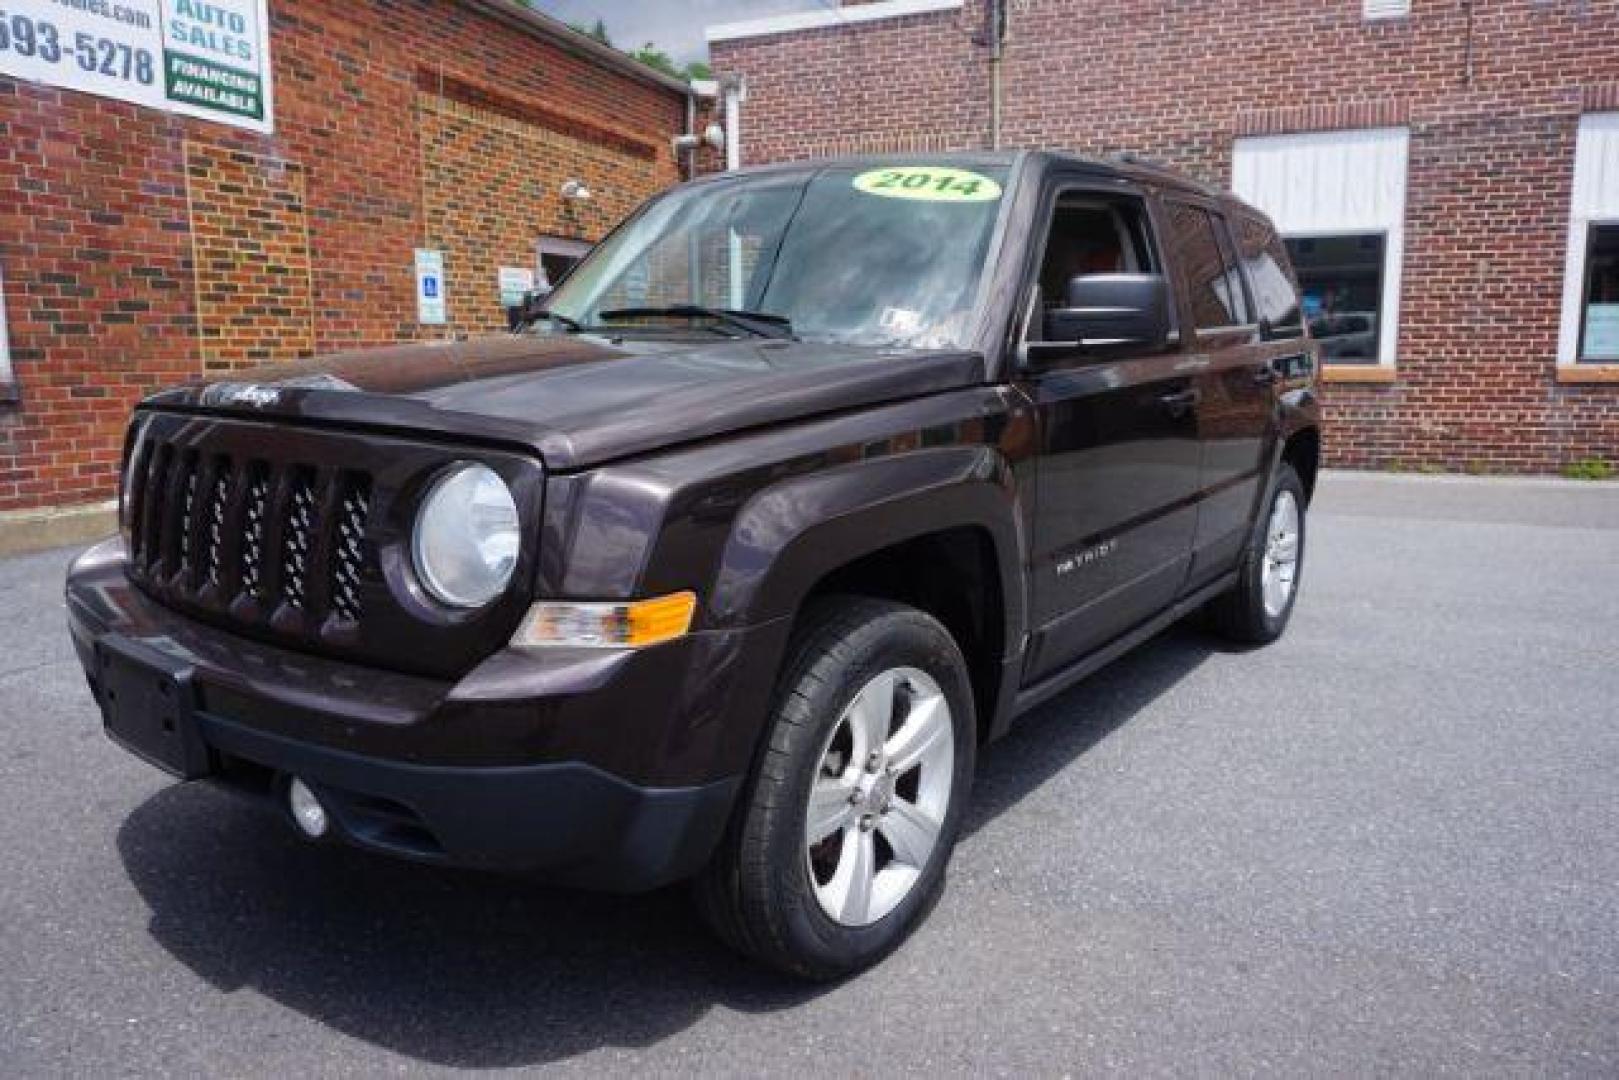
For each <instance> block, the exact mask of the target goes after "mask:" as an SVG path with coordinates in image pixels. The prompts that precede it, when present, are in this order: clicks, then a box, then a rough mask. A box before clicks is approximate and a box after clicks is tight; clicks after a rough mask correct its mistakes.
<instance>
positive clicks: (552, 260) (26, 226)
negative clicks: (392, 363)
mask: <svg viewBox="0 0 1619 1080" xmlns="http://www.w3.org/2000/svg"><path fill="white" fill-rule="evenodd" d="M6 8H7V19H8V22H7V26H6V31H7V32H6V34H5V35H3V38H4V48H3V49H0V280H3V282H4V292H3V296H4V305H3V311H0V518H3V517H4V515H6V514H8V513H9V514H11V516H13V517H15V516H16V512H17V511H20V510H25V509H28V508H37V507H45V506H62V505H73V504H86V503H93V502H97V501H102V500H105V499H107V498H109V497H110V496H111V495H112V493H113V491H114V488H115V484H116V473H117V467H118V458H119V453H120V444H121V437H122V430H123V425H124V422H125V418H126V416H127V414H128V410H129V407H130V405H131V404H132V403H133V402H134V401H135V400H136V399H137V398H139V397H140V396H141V395H143V394H145V393H146V392H148V391H150V390H152V389H154V388H156V387H158V386H161V385H165V384H169V383H174V382H179V381H182V380H185V379H188V378H193V377H196V376H198V375H199V374H201V373H204V372H209V371H214V370H221V369H228V368H234V367H239V366H243V365H249V364H257V363H261V362H264V361H272V360H279V359H285V358H293V357H300V356H305V355H308V354H310V353H312V352H316V351H325V350H331V349H338V348H344V347H349V346H358V345H368V344H378V343H385V342H393V341H398V340H403V339H411V338H417V337H422V336H431V335H439V334H444V333H450V332H457V331H469V330H475V329H488V328H495V327H499V326H501V325H504V313H503V309H502V306H501V292H500V281H499V280H498V279H499V278H500V277H501V268H502V267H505V268H508V271H507V275H506V277H507V279H508V283H509V284H516V283H517V282H519V281H520V280H521V277H522V272H523V271H524V270H527V271H528V272H537V270H538V269H539V267H540V265H541V249H542V248H543V249H544V251H545V265H547V266H550V267H551V268H552V269H553V270H554V269H555V267H556V264H557V261H558V260H564V261H565V260H566V258H567V256H568V253H569V252H570V251H572V250H575V247H576V245H577V244H579V243H580V242H585V243H588V242H591V241H594V240H595V239H598V238H599V237H600V235H601V234H602V233H603V232H604V231H605V230H606V229H607V228H608V227H610V226H611V225H612V224H613V223H615V222H617V221H618V220H619V219H620V218H621V217H622V216H623V215H624V214H625V213H627V212H628V211H629V210H630V209H631V208H633V207H634V206H635V205H636V204H637V203H639V202H640V201H641V200H642V199H643V198H645V197H646V196H647V195H649V194H651V193H652V192H654V191H656V190H658V189H660V188H662V187H665V186H667V185H668V184H670V183H673V182H675V181H676V180H677V179H679V176H680V168H681V163H680V162H679V161H677V158H676V154H675V151H674V149H673V148H672V146H671V138H672V137H673V136H675V135H677V134H679V133H681V132H684V131H686V130H687V124H688V107H689V105H690V100H689V94H688V91H687V89H686V87H685V86H684V84H682V83H679V82H677V81H675V80H672V79H668V78H666V77H664V76H662V75H659V74H658V73H656V72H654V71H652V70H651V69H649V68H646V67H644V66H642V65H640V64H638V63H635V62H634V61H632V60H630V59H628V58H627V57H625V56H623V55H621V54H619V53H616V52H613V51H612V50H610V49H607V48H605V47H603V46H601V45H599V44H597V43H596V42H594V41H592V40H590V39H588V38H585V37H583V36H581V35H578V34H575V33H574V32H572V31H570V30H568V29H567V28H566V27H564V26H562V25H561V24H559V23H557V22H555V21H553V20H551V19H548V18H546V17H544V16H541V15H538V14H536V13H534V12H532V11H530V10H529V9H528V8H526V7H524V6H521V5H519V4H516V3H512V2H508V0H347V2H342V3H339V2H337V0H268V3H267V4H266V3H265V2H264V0H219V3H217V4H209V5H198V4H195V3H191V4H189V5H188V4H186V3H185V2H184V0H120V2H119V3H118V4H116V5H112V4H100V3H96V2H94V0H91V2H88V3H57V2H55V0H51V2H46V0H38V2H34V3H27V2H24V3H21V4H9V5H7V6H6ZM266 10H267V18H266V19H265V20H264V25H262V26H260V25H257V24H256V23H255V21H254V20H255V19H256V18H257V17H258V13H260V12H264V11H266ZM188 11H189V12H191V13H192V14H193V15H194V16H195V17H196V18H197V19H200V20H202V21H207V19H209V18H212V20H213V22H212V24H211V25H207V26H201V25H193V26H191V27H190V28H189V29H186V30H184V31H183V32H182V30H181V29H180V28H178V25H177V22H176V20H178V19H179V18H180V17H181V15H182V14H184V13H186V12H188ZM209 12H213V13H214V14H213V15H212V16H210V15H208V13H209ZM23 23H26V24H27V25H22V24H23ZM171 27H174V29H173V30H172V32H173V33H176V34H182V36H187V37H188V38H189V40H188V41H186V42H184V43H183V44H184V49H183V50H181V51H182V53H183V55H179V56H178V57H177V56H176V55H173V50H171V42H170V41H168V40H164V41H163V42H162V44H161V45H160V46H159V45H153V46H152V47H150V48H148V47H147V46H145V45H143V44H142V40H143V39H142V38H140V37H139V34H142V33H149V34H151V35H154V36H156V35H159V34H168V33H170V32H171V29H170V28H171ZM81 33H82V34H85V35H88V37H87V38H86V39H85V40H87V41H88V42H89V47H90V48H91V49H97V48H98V43H101V45H100V47H99V51H97V52H95V53H93V54H86V53H83V52H76V51H75V45H74V42H75V40H76V39H77V38H79V36H80V34H81ZM255 33H256V36H255ZM129 35H135V36H134V38H133V40H134V45H133V46H132V47H129V40H128V39H129ZM106 43H110V45H111V49H112V51H111V52H107V48H106ZM25 45H26V55H25V54H24V46H25ZM209 49H212V50H214V52H215V53H217V55H218V56H219V57H223V63H222V64H214V63H213V62H212V61H207V60H197V59H196V58H195V57H194V56H193V55H192V54H194V53H197V52H200V51H206V50H209ZM120 50H121V51H120ZM154 53H160V54H161V55H158V56H156V57H154ZM103 57H110V59H108V60H107V63H106V64H105V65H102V64H101V58H103ZM87 60H88V61H89V62H90V66H91V67H96V68H98V73H97V74H98V77H102V78H104V79H105V80H110V81H108V83H107V86H108V87H109V89H107V91H106V92H105V93H103V92H101V90H100V89H98V88H96V87H91V88H90V92H85V91H83V90H79V89H74V88H72V85H73V84H74V81H75V80H80V81H81V82H82V81H85V79H87V78H88V77H87V76H86V77H84V78H81V76H80V75H79V74H78V72H79V71H80V70H81V69H80V67H78V66H77V65H80V64H83V63H85V62H86V61H87ZM255 63H257V64H259V65H261V67H259V68H257V69H255V68H254V64H255ZM232 65H235V66H232ZM84 70H88V69H84ZM8 72H9V73H10V74H7V73H8ZM19 72H21V73H23V74H19ZM166 72H167V73H168V74H169V75H170V83H169V85H170V88H171V96H175V97H176V100H174V101H169V102H159V103H157V104H156V105H154V104H152V103H151V101H150V99H151V98H153V97H154V95H155V96H156V97H162V94H163V86H164V85H165V84H164V82H163V78H164V75H165V73H166ZM176 72H178V74H179V76H183V77H185V78H190V79H192V82H191V83H189V84H188V85H189V86H190V89H189V90H188V91H187V93H189V95H190V96H189V97H186V98H185V99H184V100H179V97H180V96H183V95H174V93H173V86H174V80H175V77H176V74H175V73H176ZM255 72H256V73H255ZM26 76H33V77H26ZM114 95H122V96H121V97H120V96H114ZM205 117H206V118H205ZM570 181H576V182H577V184H575V185H574V186H572V187H570V189H569V190H570V193H571V194H572V195H573V196H575V197H564V193H563V188H564V185H566V184H568V183H569V182H570ZM580 186H582V187H583V188H584V189H585V190H586V191H588V193H589V195H588V197H586V198H581V197H578V195H579V194H580V191H579V188H580ZM418 249H425V250H426V251H427V252H429V256H428V259H429V264H430V268H431V267H433V266H436V265H438V264H439V263H441V264H442V275H441V278H440V279H439V280H436V281H434V282H432V283H430V284H426V285H424V284H423V283H422V282H420V281H419V280H418V270H417V268H416V264H417V261H418V260H417V256H416V253H417V251H418ZM433 253H436V255H435V254H433ZM435 259H436V260H437V262H434V261H433V260H435ZM514 275H515V276H514ZM428 276H429V277H431V276H433V275H432V274H428ZM422 288H428V289H430V291H431V292H432V293H433V294H434V295H433V296H432V297H429V298H427V299H429V300H432V301H436V302H437V304H438V308H437V309H435V308H434V307H433V305H432V304H427V305H424V304H423V303H422V302H421V300H419V297H418V291H419V289H422ZM440 317H442V321H436V320H438V319H439V318H440ZM103 520H105V519H103ZM0 523H3V522H0Z"/></svg>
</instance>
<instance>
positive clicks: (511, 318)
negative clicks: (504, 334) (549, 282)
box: [506, 286, 552, 331]
mask: <svg viewBox="0 0 1619 1080" xmlns="http://www.w3.org/2000/svg"><path fill="white" fill-rule="evenodd" d="M551 293H552V289H551V288H550V286H542V287H540V288H538V289H530V290H529V291H528V292H526V293H524V294H523V302H522V303H520V304H513V305H511V306H510V307H508V308H507V309H506V329H508V330H513V331H515V330H518V329H520V328H521V327H522V326H524V325H525V324H527V323H529V322H532V321H533V320H535V319H537V318H539V315H540V312H542V311H544V310H545V302H546V301H547V300H549V299H550V298H551Z"/></svg>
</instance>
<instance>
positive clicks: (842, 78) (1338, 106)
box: [712, 0, 1619, 472]
mask: <svg viewBox="0 0 1619 1080" xmlns="http://www.w3.org/2000/svg"><path fill="white" fill-rule="evenodd" d="M1009 7H1010V8H1011V11H1012V21H1011V34H1010V38H1009V40H1008V42H1007V45H1006V56H1005V61H1004V87H1005V108H1004V110H1003V116H1002V130H1003V142H1004V144H1005V145H1007V146H1010V147H1050V148H1062V149H1070V150H1075V151H1078V152H1081V153H1087V154H1104V153H1109V152H1114V151H1119V150H1133V151H1138V152H1142V153H1146V154H1149V155H1151V156H1153V157H1156V158H1159V159H1161V160H1164V161H1166V162H1168V163H1170V164H1172V165H1174V166H1176V167H1178V168H1181V169H1184V170H1186V171H1188V172H1191V173H1193V174H1194V175H1197V176H1199V177H1201V178H1203V179H1205V180H1210V181H1212V182H1215V183H1218V184H1220V185H1222V186H1225V185H1229V183H1230V180H1231V158H1232V144H1233V140H1234V139H1235V138H1236V137H1238V136H1241V135H1253V134H1277V133H1290V132H1303V131H1320V130H1333V129H1344V128H1354V127H1374V126H1383V125H1391V124H1398V125H1403V126H1408V127H1409V129H1410V132H1411V144H1410V162H1409V176H1408V186H1407V209H1406V237H1405V244H1406V251H1405V262H1404V278H1403V282H1402V293H1401V308H1400V344H1399V350H1398V368H1397V371H1396V373H1395V377H1394V380H1393V381H1392V382H1386V383H1373V382H1364V383H1358V382H1336V381H1335V382H1332V383H1330V384H1328V385H1327V386H1326V388H1325V397H1326V401H1327V406H1328V423H1329V425H1330V433H1329V439H1328V445H1329V452H1330V454H1331V457H1332V460H1333V461H1334V462H1335V463H1336V464H1339V465H1350V466H1362V467H1442V468H1449V469H1465V470H1490V471H1537V472H1544V471H1553V470H1555V469H1557V468H1558V467H1560V466H1561V465H1563V464H1566V463H1568V462H1571V461H1578V460H1583V459H1587V458H1601V459H1604V460H1607V461H1610V462H1614V461H1619V383H1608V384H1569V383H1562V382H1559V381H1558V380H1557V378H1556V369H1555V352H1556V345H1557V323H1558V317H1559V307H1560V301H1561V295H1562V277H1563V266H1564V252H1565V245H1566V242H1567V230H1568V216H1569V198H1570V191H1571V180H1572V176H1571V174H1572V170H1573V159H1574V137H1575V128H1576V125H1577V124H1578V121H1579V117H1580V115H1581V113H1582V111H1586V110H1593V109H1613V108H1619V48H1616V47H1615V45H1614V42H1615V41H1619V3H1616V2H1614V0H1566V2H1563V0H1491V2H1489V3H1482V2H1478V0H1473V2H1472V3H1467V2H1465V0H1416V2H1415V3H1413V4H1412V14H1411V16H1410V17H1409V18H1404V19H1395V20H1387V21H1377V22H1366V21H1364V20H1363V19H1362V18H1361V4H1360V0H1267V2H1266V3H1264V4H1253V3H1249V2H1240V3H1239V2H1236V0H1199V2H1197V3H1183V2H1171V0H1087V2H1086V3H1083V4H1081V3H1075V2H1071V0H1012V2H1011V3H1010V4H1009ZM983 18H984V13H983V0H968V2H967V3H966V4H965V5H964V6H963V7H962V8H961V9H960V10H958V11H950V12H943V13H936V14H928V15H916V16H908V17H905V18H901V19H893V20H883V21H877V22H870V23H864V24H857V25H851V26H845V27H835V28H826V29H819V30H812V31H806V32H800V33H794V34H787V35H775V36H771V37H759V38H745V39H739V40H732V41H724V42H717V43H715V44H714V46H713V50H712V52H713V62H714V67H715V70H716V72H717V73H719V74H721V75H728V74H729V75H741V76H743V77H744V78H745V79H746V80H747V87H748V100H747V103H746V105H745V106H744V111H743V151H744V159H745V160H746V161H748V162H750V163H751V162H763V161H769V160H777V159H781V158H787V157H797V156H804V155H805V154H806V153H817V152H835V151H842V150H847V151H859V150H867V149H870V150H881V149H888V148H896V149H902V148H908V147H906V146H905V145H904V144H905V140H907V139H912V140H921V141H920V142H919V143H918V145H917V147H916V148H918V149H933V148H939V149H944V148H950V147H955V146H984V145H987V141H988V140H987V135H988V130H989V125H988V119H987V102H988V99H989V74H988V50H987V48H986V47H984V46H983V45H982V44H980V43H978V42H977V41H975V40H974V38H975V36H977V35H979V34H980V33H981V30H982V26H983ZM890 143H891V144H893V145H892V147H890V146H889V145H888V144H890Z"/></svg>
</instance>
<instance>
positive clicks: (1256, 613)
mask: <svg viewBox="0 0 1619 1080" xmlns="http://www.w3.org/2000/svg"><path fill="white" fill-rule="evenodd" d="M1255 526H1256V531H1255V535H1254V537H1253V539H1252V540H1251V542H1250V543H1249V544H1248V547H1247V548H1246V549H1245V551H1244V555H1243V560H1242V565H1241V567H1240V568H1239V573H1238V578H1237V584H1236V586H1235V587H1233V588H1232V589H1231V591H1230V592H1227V593H1225V594H1224V595H1222V596H1219V597H1217V598H1215V599H1214V600H1213V601H1211V602H1210V603H1209V615H1210V618H1211V620H1212V621H1213V624H1214V627H1215V629H1216V630H1218V631H1219V632H1220V633H1221V634H1223V635H1225V636H1226V637H1229V638H1231V639H1232V640H1234V641H1240V642H1243V643H1245V644H1249V645H1264V644H1267V643H1269V642H1272V641H1275V640H1276V639H1277V638H1279V637H1281V636H1282V631H1283V630H1285V629H1287V620H1288V618H1289V617H1291V616H1292V614H1293V602H1294V601H1295V600H1296V599H1297V598H1298V591H1299V577H1300V575H1301V573H1302V572H1303V570H1304V485H1303V484H1302V483H1300V481H1299V475H1298V473H1297V472H1295V471H1294V470H1293V466H1291V465H1289V464H1287V463H1286V462H1283V463H1282V464H1281V465H1279V466H1278V467H1277V470H1276V479H1275V482H1274V483H1273V484H1272V485H1271V492H1270V502H1269V504H1268V506H1267V507H1266V509H1265V511H1264V512H1263V513H1261V514H1260V516H1259V520H1258V521H1257V522H1256V523H1255Z"/></svg>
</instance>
